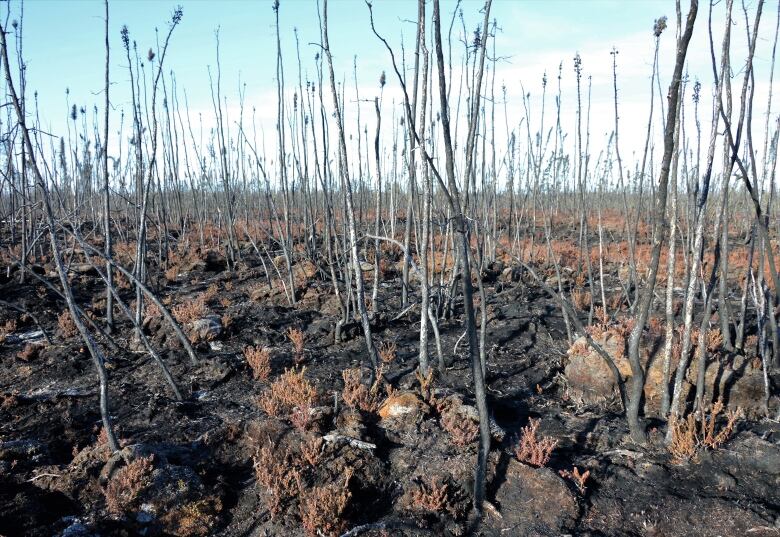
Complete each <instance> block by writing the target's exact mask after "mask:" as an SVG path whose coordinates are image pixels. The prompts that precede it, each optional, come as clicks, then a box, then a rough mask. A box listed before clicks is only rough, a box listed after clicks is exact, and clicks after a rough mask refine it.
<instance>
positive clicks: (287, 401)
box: [257, 367, 317, 417]
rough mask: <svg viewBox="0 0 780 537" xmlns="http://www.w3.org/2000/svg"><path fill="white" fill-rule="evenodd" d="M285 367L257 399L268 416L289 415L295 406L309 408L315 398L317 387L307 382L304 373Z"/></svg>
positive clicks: (302, 370)
mask: <svg viewBox="0 0 780 537" xmlns="http://www.w3.org/2000/svg"><path fill="white" fill-rule="evenodd" d="M305 372H306V368H305V367H304V368H302V369H301V370H299V371H296V370H295V369H285V371H284V373H282V375H281V376H280V377H279V378H278V379H277V380H275V381H274V382H273V383H271V385H270V386H269V387H268V389H266V390H265V391H264V392H263V393H262V395H260V397H259V398H258V400H257V404H258V406H259V407H260V408H262V409H263V410H264V411H265V413H266V414H268V415H269V416H274V417H278V416H282V415H285V416H289V415H290V414H291V413H292V412H293V411H294V410H295V409H296V408H311V407H312V406H313V404H312V403H313V402H314V400H315V399H316V398H317V389H316V388H315V387H314V385H313V384H312V383H311V382H309V380H308V379H306V377H304V373H305Z"/></svg>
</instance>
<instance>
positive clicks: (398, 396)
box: [379, 391, 428, 420]
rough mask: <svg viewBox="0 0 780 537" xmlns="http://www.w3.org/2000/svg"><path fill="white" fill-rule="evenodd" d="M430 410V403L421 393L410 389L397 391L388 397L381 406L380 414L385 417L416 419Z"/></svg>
mask: <svg viewBox="0 0 780 537" xmlns="http://www.w3.org/2000/svg"><path fill="white" fill-rule="evenodd" d="M427 411H428V404H427V403H426V402H425V401H423V400H422V399H421V398H420V396H419V394H417V393H415V392H410V391H403V392H396V393H394V394H393V395H391V396H390V397H388V398H387V399H386V400H385V402H384V403H382V406H381V407H379V416H380V417H381V418H382V419H383V420H386V419H389V418H399V417H404V419H412V420H414V419H416V418H417V416H419V415H420V414H424V413H426V412H427Z"/></svg>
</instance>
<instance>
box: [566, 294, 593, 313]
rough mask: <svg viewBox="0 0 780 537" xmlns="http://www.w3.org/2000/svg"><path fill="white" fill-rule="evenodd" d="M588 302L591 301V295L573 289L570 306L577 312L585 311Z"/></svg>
mask: <svg viewBox="0 0 780 537" xmlns="http://www.w3.org/2000/svg"><path fill="white" fill-rule="evenodd" d="M590 300H591V294H590V291H582V290H580V289H575V290H574V291H572V292H571V301H572V304H574V306H575V307H576V308H577V309H578V310H585V309H587V308H589V307H590Z"/></svg>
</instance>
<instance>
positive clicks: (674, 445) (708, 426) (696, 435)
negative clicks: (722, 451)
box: [668, 400, 742, 464]
mask: <svg viewBox="0 0 780 537" xmlns="http://www.w3.org/2000/svg"><path fill="white" fill-rule="evenodd" d="M722 411H723V401H721V400H718V402H716V403H715V404H714V405H713V406H712V409H711V410H710V412H709V416H708V415H707V414H706V413H701V415H700V416H699V417H698V418H697V416H696V415H695V414H689V415H688V417H687V418H677V417H674V416H673V417H672V419H670V420H669V427H671V428H672V441H671V442H670V443H669V445H668V449H669V453H671V454H672V460H673V461H674V462H675V463H677V464H681V463H683V462H685V461H689V460H692V461H695V460H696V459H697V457H698V454H699V452H701V451H702V450H705V449H718V448H719V447H720V446H722V445H723V444H724V443H725V442H726V441H727V440H728V439H729V438H730V437H731V435H732V433H733V432H734V426H735V425H736V422H737V420H738V419H739V418H740V416H741V415H742V412H741V411H740V410H739V409H737V410H729V411H728V412H726V414H725V415H724V417H725V419H726V422H725V423H724V424H723V426H722V427H721V429H720V430H719V431H717V432H716V430H715V425H716V422H717V420H718V416H719V415H720V414H721V412H722Z"/></svg>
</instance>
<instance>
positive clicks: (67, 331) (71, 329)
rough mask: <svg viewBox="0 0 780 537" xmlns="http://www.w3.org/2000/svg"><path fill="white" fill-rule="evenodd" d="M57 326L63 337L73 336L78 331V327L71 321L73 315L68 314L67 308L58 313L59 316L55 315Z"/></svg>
mask: <svg viewBox="0 0 780 537" xmlns="http://www.w3.org/2000/svg"><path fill="white" fill-rule="evenodd" d="M57 326H58V327H59V329H60V334H61V335H62V337H64V338H69V337H73V336H75V335H77V334H78V333H79V331H78V328H76V323H75V322H73V317H71V316H70V311H68V310H64V311H63V312H62V313H60V315H59V317H57Z"/></svg>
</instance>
